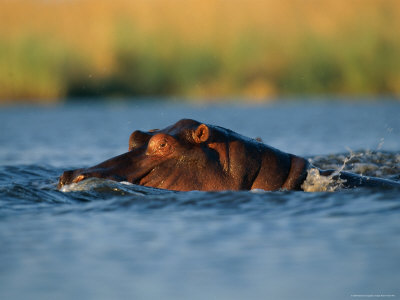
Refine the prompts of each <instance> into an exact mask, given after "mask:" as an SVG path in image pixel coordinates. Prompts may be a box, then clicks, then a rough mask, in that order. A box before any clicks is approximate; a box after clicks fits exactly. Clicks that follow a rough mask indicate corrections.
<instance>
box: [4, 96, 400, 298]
mask: <svg viewBox="0 0 400 300" xmlns="http://www.w3.org/2000/svg"><path fill="white" fill-rule="evenodd" d="M399 116H400V103H399V102H386V101H383V102H379V103H378V102H367V103H365V102H364V103H353V102H350V103H344V102H325V103H313V102H305V103H298V102H297V103H294V102H286V103H281V104H274V105H269V106H253V107H244V106H239V105H221V106H204V107H201V106H190V105H182V104H178V103H176V104H171V103H170V104H160V103H152V104H146V103H139V104H127V103H114V104H110V103H98V104H89V103H88V104H80V105H79V104H75V105H74V104H69V105H64V106H57V107H10V108H2V109H1V110H0V145H1V148H0V245H1V246H0V299H350V298H354V297H356V296H357V295H369V296H371V295H375V296H377V295H385V296H387V297H389V296H390V297H391V298H392V297H393V295H394V296H395V297H399V296H400V288H399V286H400V284H399V282H400V251H399V250H400V222H399V213H400V190H397V189H391V190H384V189H357V190H345V191H337V192H333V193H327V192H318V193H304V192H261V191H252V192H212V193H206V192H198V191H194V192H170V191H162V190H156V189H151V188H145V187H138V186H134V185H127V184H122V183H116V182H110V181H105V180H100V179H92V180H89V181H83V182H81V183H79V184H78V185H76V186H75V187H74V188H71V189H70V191H69V192H61V191H58V190H57V189H56V187H55V186H56V183H57V177H58V176H59V175H60V174H61V173H62V171H63V170H64V169H70V168H77V167H86V166H90V165H93V164H96V163H98V162H101V161H103V160H105V159H107V158H110V157H112V156H115V155H117V154H120V153H122V152H125V151H126V150H127V148H128V137H129V134H130V133H131V132H132V131H133V130H134V129H152V128H163V127H165V126H167V125H170V124H172V123H173V122H175V121H177V120H179V119H180V118H184V117H185V118H194V119H198V120H200V121H204V122H208V123H211V124H216V125H220V126H224V127H228V128H230V129H233V130H235V131H238V132H239V133H242V134H244V135H247V136H250V137H261V138H262V139H263V141H264V142H265V143H267V144H269V145H271V146H274V147H276V148H278V149H281V150H284V151H287V152H291V153H294V154H298V155H302V156H305V157H307V158H309V159H310V160H311V161H313V163H314V164H316V165H318V166H321V167H324V168H331V167H340V166H341V165H342V164H343V161H344V160H345V159H346V157H349V156H350V152H349V151H353V152H354V153H353V154H354V155H353V157H352V159H351V160H350V161H349V162H347V163H346V165H345V168H346V169H347V170H353V171H356V172H359V173H363V174H366V175H372V176H380V177H384V178H389V179H394V180H400V117H399Z"/></svg>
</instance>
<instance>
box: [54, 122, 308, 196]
mask: <svg viewBox="0 0 400 300" xmlns="http://www.w3.org/2000/svg"><path fill="white" fill-rule="evenodd" d="M308 165H309V164H308V162H307V161H306V160H305V159H303V158H300V157H297V156H294V155H291V154H287V153H284V152H281V151H279V150H277V149H274V148H272V147H269V146H267V145H265V144H263V143H261V142H259V141H257V140H254V139H249V138H246V137H244V136H242V135H240V134H237V133H235V132H233V131H231V130H228V129H225V128H222V127H218V126H212V125H206V124H202V123H200V122H197V121H194V120H189V119H183V120H180V121H179V122H177V123H176V124H174V125H172V126H169V127H167V128H165V129H162V130H158V129H157V130H150V131H148V132H143V131H134V132H133V133H132V134H131V136H130V138H129V151H128V152H127V153H124V154H121V155H119V156H116V157H114V158H111V159H109V160H106V161H104V162H102V163H100V164H98V165H96V166H93V167H90V168H87V169H77V170H72V171H66V172H64V174H63V175H62V176H61V177H60V180H59V183H58V188H61V187H62V186H64V185H66V184H70V183H76V182H79V181H82V180H84V179H86V178H89V177H98V178H106V179H111V180H115V181H128V182H131V183H134V184H139V185H143V186H150V187H155V188H161V189H168V190H176V191H190V190H201V191H220V190H250V189H264V190H278V189H281V188H283V189H287V190H299V189H300V185H301V183H302V182H303V181H304V179H305V177H306V175H307V174H306V170H307V168H308Z"/></svg>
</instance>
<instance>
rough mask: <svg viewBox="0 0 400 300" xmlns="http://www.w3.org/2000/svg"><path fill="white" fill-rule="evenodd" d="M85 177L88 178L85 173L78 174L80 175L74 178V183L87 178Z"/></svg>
mask: <svg viewBox="0 0 400 300" xmlns="http://www.w3.org/2000/svg"><path fill="white" fill-rule="evenodd" d="M85 178H86V176H85V175H83V174H81V175H78V176H76V177H75V179H74V180H72V183H77V182H79V181H82V180H83V179H85Z"/></svg>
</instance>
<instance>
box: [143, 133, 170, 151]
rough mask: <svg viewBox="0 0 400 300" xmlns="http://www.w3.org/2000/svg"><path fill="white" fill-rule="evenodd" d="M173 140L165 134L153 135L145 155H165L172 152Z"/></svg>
mask: <svg viewBox="0 0 400 300" xmlns="http://www.w3.org/2000/svg"><path fill="white" fill-rule="evenodd" d="M173 144H174V139H173V138H172V137H171V136H168V135H166V134H156V135H154V136H153V137H152V138H151V139H150V141H149V144H148V148H147V154H154V155H166V154H169V153H171V152H172V151H173V150H174V146H173Z"/></svg>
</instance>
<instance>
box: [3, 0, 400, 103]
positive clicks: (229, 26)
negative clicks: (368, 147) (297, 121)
mask: <svg viewBox="0 0 400 300" xmlns="http://www.w3.org/2000/svg"><path fill="white" fill-rule="evenodd" d="M321 95H329V96H331V95H333V96H351V97H358V96H370V97H375V96H378V95H385V96H396V97H397V96H398V95H400V1H398V0H348V1H336V0H280V1H276V0H185V1H184V0H135V1H132V0H113V1H110V0H57V1H55V0H54V1H46V0H0V102H17V101H24V102H26V101H32V102H57V101H60V100H61V99H65V98H81V97H92V98H95V99H97V98H98V97H129V98H134V97H143V96H146V97H159V96H162V97H182V98H187V99H203V100H204V99H208V100H215V101H216V100H218V99H225V98H238V99H246V100H254V101H255V100H257V101H267V100H269V99H274V98H278V97H292V96H293V97H299V96H321Z"/></svg>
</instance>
